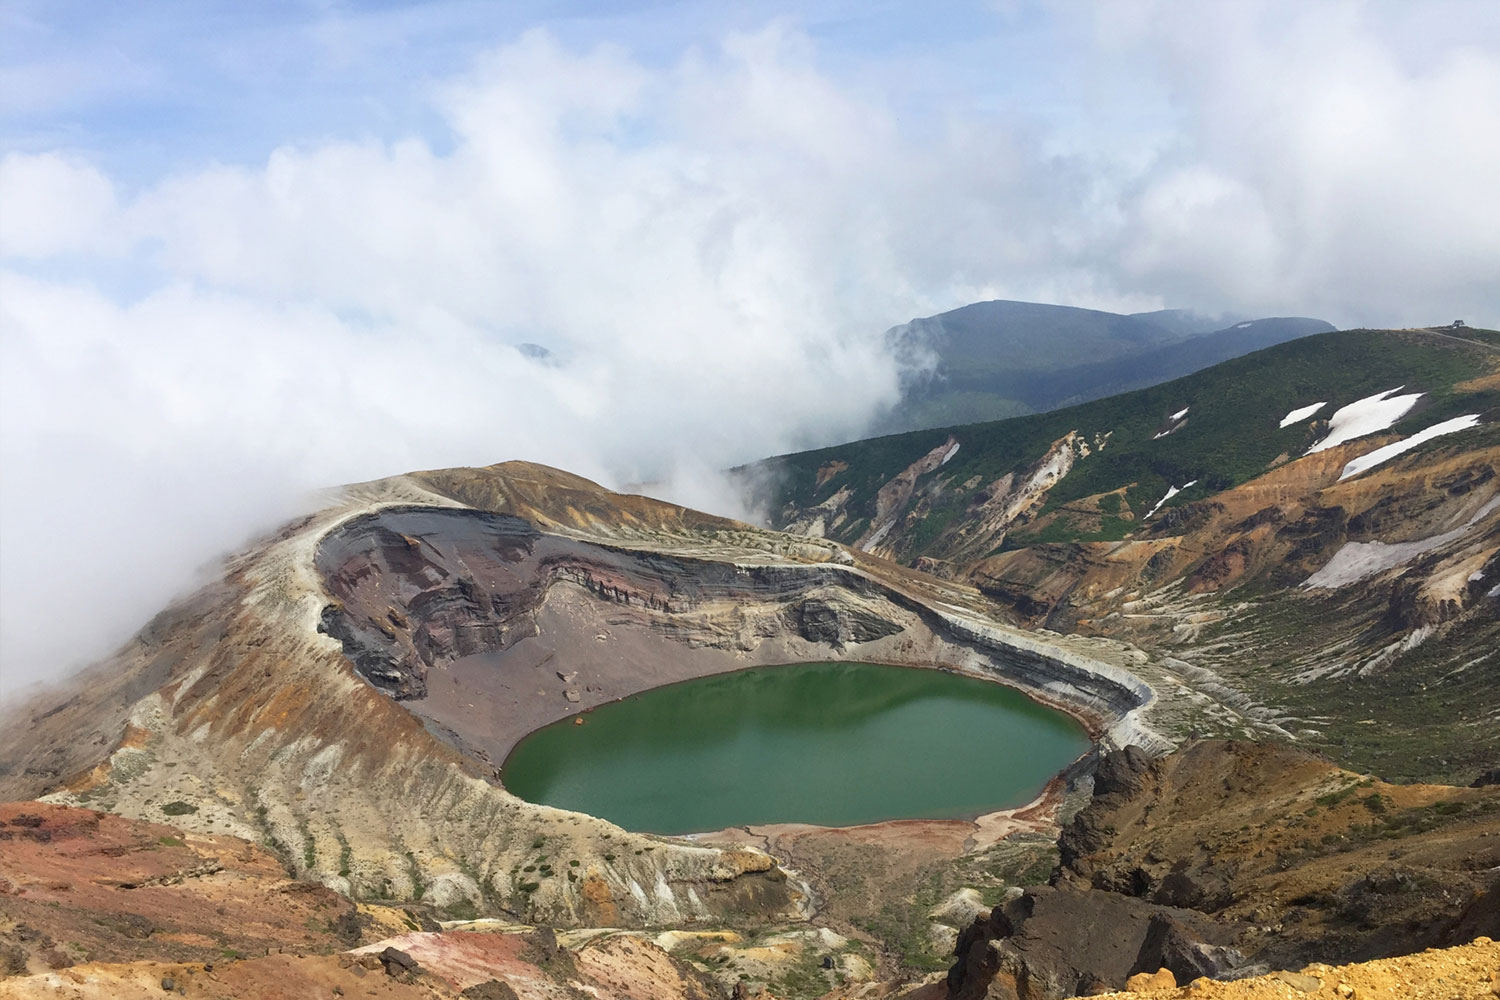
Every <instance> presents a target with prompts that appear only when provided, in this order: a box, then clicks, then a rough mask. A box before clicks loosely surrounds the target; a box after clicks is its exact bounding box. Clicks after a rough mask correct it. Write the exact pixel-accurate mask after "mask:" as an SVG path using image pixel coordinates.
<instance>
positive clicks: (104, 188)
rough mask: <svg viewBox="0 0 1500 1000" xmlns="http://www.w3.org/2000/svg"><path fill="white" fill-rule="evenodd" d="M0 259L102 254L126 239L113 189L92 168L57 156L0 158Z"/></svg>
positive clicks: (81, 161) (120, 244)
mask: <svg viewBox="0 0 1500 1000" xmlns="http://www.w3.org/2000/svg"><path fill="white" fill-rule="evenodd" d="M0 205H3V206H4V208H3V210H0V257H51V256H54V255H57V254H66V253H79V252H88V253H95V254H97V253H102V252H108V251H110V250H111V249H115V248H118V247H121V246H123V245H124V244H125V242H126V240H125V238H124V234H123V233H121V232H120V231H119V229H118V227H119V225H120V219H119V218H118V215H117V205H116V202H115V188H114V184H113V183H112V182H111V181H110V179H109V178H108V177H106V176H104V174H103V173H101V172H100V171H99V170H98V169H97V168H96V167H94V166H93V165H92V164H90V163H88V162H86V161H83V160H80V159H77V158H75V157H71V156H66V155H62V154H59V153H38V154H24V153H13V154H11V155H9V156H6V157H4V158H3V159H0Z"/></svg>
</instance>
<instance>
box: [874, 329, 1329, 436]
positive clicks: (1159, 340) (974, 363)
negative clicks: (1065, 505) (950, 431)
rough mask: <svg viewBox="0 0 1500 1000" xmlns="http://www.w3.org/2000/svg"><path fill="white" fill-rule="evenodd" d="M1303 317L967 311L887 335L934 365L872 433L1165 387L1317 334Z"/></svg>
mask: <svg viewBox="0 0 1500 1000" xmlns="http://www.w3.org/2000/svg"><path fill="white" fill-rule="evenodd" d="M1332 329H1333V326H1332V325H1331V324H1329V323H1327V322H1324V321H1323V320H1318V319H1306V318H1277V319H1256V320H1250V319H1239V320H1229V319H1225V318H1222V317H1219V318H1215V317H1208V316H1199V315H1197V314H1195V313H1193V312H1191V311H1189V310H1183V309H1162V310H1157V311H1156V312H1151V313H1137V314H1136V315H1133V316H1122V315H1119V314H1116V313H1109V312H1102V311H1100V310H1097V309H1076V308H1071V307H1068V306H1055V305H1043V304H1039V303H1035V302H976V303H974V304H972V305H967V306H963V307H962V308H959V309H954V310H952V311H951V312H946V313H942V314H941V315H938V316H928V317H926V318H924V319H915V320H912V321H911V322H910V323H907V324H905V325H903V326H900V327H896V328H895V329H893V330H892V331H891V332H890V334H889V336H890V337H891V338H892V339H893V340H894V341H895V342H896V343H897V344H903V345H911V346H912V347H917V346H920V347H921V348H922V349H924V350H925V351H927V352H930V353H931V355H933V357H934V358H935V363H934V364H933V366H932V367H931V368H928V369H922V370H919V371H916V372H914V373H913V374H912V376H911V377H910V378H909V379H908V380H907V384H906V386H905V387H904V388H905V392H904V393H903V396H902V401H901V403H900V404H898V405H897V406H896V407H895V408H894V409H893V410H892V411H891V412H890V413H889V414H888V415H887V416H885V417H884V418H883V419H882V420H880V422H879V423H878V424H877V425H876V428H875V431H876V432H877V433H882V434H888V433H895V432H898V431H908V430H921V429H924V428H927V427H943V426H949V425H953V424H967V423H978V422H980V421H983V420H997V419H1000V418H1002V417H1015V416H1021V415H1022V414H1026V413H1037V412H1041V411H1044V410H1052V409H1056V408H1057V407H1059V406H1066V405H1068V404H1070V403H1082V402H1086V401H1088V400H1090V399H1100V398H1102V397H1104V396H1110V395H1113V394H1115V393H1118V392H1125V391H1127V390H1129V389H1138V388H1141V387H1142V386H1147V385H1152V384H1154V383H1157V382H1165V381H1166V380H1167V379H1170V378H1175V377H1176V376H1178V375H1186V374H1188V373H1189V372H1193V371H1197V370H1198V369H1200V368H1207V367H1208V366H1209V365H1212V364H1214V363H1215V362H1218V361H1224V360H1227V359H1229V358H1232V357H1236V356H1237V355H1240V354H1247V353H1249V352H1250V351H1253V350H1256V349H1258V348H1261V347H1270V346H1271V345H1272V344H1279V343H1281V342H1283V341H1286V340H1292V339H1294V338H1297V337H1305V336H1308V335H1309V334H1314V333H1326V332H1328V331H1329V330H1332Z"/></svg>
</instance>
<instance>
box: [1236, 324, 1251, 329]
mask: <svg viewBox="0 0 1500 1000" xmlns="http://www.w3.org/2000/svg"><path fill="white" fill-rule="evenodd" d="M1249 325H1250V324H1249V323H1236V324H1234V328H1235V329H1236V330H1243V329H1245V327H1247V326H1249Z"/></svg>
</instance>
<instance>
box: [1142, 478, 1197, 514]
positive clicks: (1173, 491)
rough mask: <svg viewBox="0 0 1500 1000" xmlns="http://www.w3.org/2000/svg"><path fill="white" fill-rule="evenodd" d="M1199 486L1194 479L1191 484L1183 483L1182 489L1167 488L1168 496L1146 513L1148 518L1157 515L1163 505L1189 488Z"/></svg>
mask: <svg viewBox="0 0 1500 1000" xmlns="http://www.w3.org/2000/svg"><path fill="white" fill-rule="evenodd" d="M1197 485H1198V480H1196V479H1193V480H1190V481H1189V482H1186V483H1183V484H1182V488H1181V489H1179V488H1177V487H1176V486H1168V487H1167V495H1166V496H1164V497H1162V498H1161V499H1160V500H1158V501H1156V506H1155V507H1152V508H1151V509H1150V510H1148V511H1146V517H1150V516H1151V515H1152V514H1155V513H1156V512H1157V511H1159V510H1161V505H1162V504H1164V503H1166V502H1167V501H1168V500H1170V499H1172V498H1173V497H1175V496H1176V495H1177V494H1179V493H1181V492H1182V491H1183V490H1185V489H1187V488H1188V487H1189V486H1197ZM1146 517H1143V518H1141V520H1142V521H1144V520H1145V519H1146Z"/></svg>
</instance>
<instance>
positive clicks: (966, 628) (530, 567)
mask: <svg viewBox="0 0 1500 1000" xmlns="http://www.w3.org/2000/svg"><path fill="white" fill-rule="evenodd" d="M984 610H985V605H984V603H983V601H982V600H980V599H979V598H978V596H977V595H976V594H975V593H974V592H973V591H972V590H969V589H967V588H963V587H958V586H952V585H947V584H943V583H940V582H938V581H933V580H930V579H927V578H924V577H923V576H922V575H921V574H916V573H912V572H910V571H905V570H902V569H900V568H898V567H894V566H892V565H890V564H888V563H884V562H882V561H880V560H877V559H873V558H870V557H866V556H863V555H853V554H851V553H850V552H849V551H848V550H847V549H845V548H843V547H842V546H839V545H837V544H836V543H832V542H825V541H821V540H809V539H803V538H796V537H793V536H788V535H784V534H780V533H776V532H768V531H761V530H758V529H755V528H751V527H749V526H747V525H743V524H739V523H737V522H734V521H728V520H724V519H722V518H715V517H711V516H709V515H705V514H699V513H696V512H693V511H688V510H684V509H682V508H679V507H675V506H672V505H670V504H665V503H661V502H659V501H655V500H650V499H648V498H644V497H629V496H621V495H618V494H614V493H611V492H609V491H608V490H604V489H602V488H600V487H599V486H597V485H595V484H593V483H590V482H588V481H587V480H583V479H579V478H578V477H575V476H570V475H568V474H566V473H561V472H558V471H556V470H552V469H546V468H544V467H540V466H531V465H526V464H523V463H510V464H506V465H503V466H495V467H491V468H488V469H463V470H449V471H443V472H431V473H422V474H415V475H411V476H400V477H395V478H392V479H386V480H380V481H377V482H373V483H367V484H363V485H360V486H354V487H348V488H345V489H343V490H340V491H336V492H334V493H333V494H331V495H330V496H329V497H328V499H327V501H326V504H325V506H323V507H322V509H320V510H318V511H317V512H315V513H313V514H311V515H308V516H307V517H304V518H302V519H300V520H298V521H296V522H294V523H292V524H290V525H288V526H286V527H285V528H284V529H282V530H281V531H280V532H279V533H278V534H277V535H275V536H274V537H272V538H269V539H267V540H265V541H264V542H262V543H260V544H257V545H255V546H253V547H251V548H250V549H248V550H246V551H244V552H242V553H240V554H239V555H236V556H234V557H232V558H231V559H229V560H228V562H227V565H226V568H225V571H224V573H223V575H222V577H221V578H220V579H218V580H216V581H214V582H213V583H211V584H210V585H209V586H207V587H205V588H204V589H203V590H201V591H200V592H198V593H197V594H195V595H193V596H192V597H190V598H188V599H186V600H184V601H182V602H180V603H179V604H177V605H174V606H173V607H171V608H169V609H168V610H167V611H165V612H163V613H162V614H160V615H159V616H157V618H156V619H154V620H153V621H152V622H151V623H150V624H149V625H148V626H147V627H146V628H145V629H143V630H142V631H141V633H140V634H139V635H138V636H137V637H136V638H135V639H134V640H133V641H132V642H131V643H130V644H128V645H127V646H126V647H125V648H124V649H123V650H121V652H120V653H119V654H117V655H116V656H115V657H114V658H112V659H111V660H109V661H108V662H106V663H104V664H101V665H100V667H98V668H97V669H95V670H94V671H92V672H91V673H89V674H87V675H86V676H84V677H82V678H80V679H79V680H78V681H76V682H74V683H73V684H71V685H70V686H69V687H68V688H66V689H65V690H62V691H59V692H53V693H49V694H48V695H46V696H43V697H42V698H41V699H39V700H38V701H36V702H34V703H33V704H31V705H29V706H25V707H23V708H22V709H21V711H20V712H18V713H17V717H13V718H12V719H11V720H9V721H8V722H7V723H6V724H5V725H4V726H0V796H3V797H5V798H12V799H28V798H35V797H39V796H46V797H47V798H48V800H50V801H55V802H59V803H65V804H73V805H86V806H89V807H97V808H100V809H104V810H108V811H111V812H117V813H120V814H122V815H125V816H130V817H136V818H142V819H154V820H161V819H163V818H165V817H166V816H168V815H171V816H173V817H174V822H175V823H176V824H178V825H179V826H181V827H182V828H183V829H186V830H189V831H192V832H195V833H229V834H233V835H236V836H240V837H244V838H246V839H250V840H255V841H262V842H264V843H266V844H268V845H269V846H270V847H271V848H272V849H273V850H274V851H275V852H276V853H277V854H278V856H279V857H280V858H281V860H282V862H283V864H285V865H286V866H287V868H288V870H290V871H292V872H294V873H295V874H297V875H298V876H299V877H303V878H307V879H311V880H316V881H321V882H322V883H323V884H324V885H326V886H328V887H331V888H333V889H335V890H337V891H338V892H340V893H342V894H344V895H349V896H352V897H354V898H357V899H373V900H383V899H392V900H408V901H418V900H420V901H422V902H423V903H424V904H428V905H432V906H435V907H437V908H438V909H439V910H441V911H445V912H449V913H452V914H454V915H462V914H467V913H475V912H477V913H481V914H492V915H499V916H507V917H509V918H510V919H525V920H528V921H533V922H546V923H551V924H556V925H559V926H648V925H655V926H661V925H667V926H678V925H686V924H694V923H704V924H712V923H714V922H719V921H724V920H732V921H736V922H743V921H749V922H751V923H767V922H775V921H779V920H786V919H799V918H801V917H803V916H805V915H806V912H807V903H808V899H807V893H806V892H805V890H804V888H803V887H802V886H801V885H800V883H798V882H797V880H795V879H793V878H789V877H788V876H787V874H786V873H785V872H783V871H782V869H781V868H780V867H779V866H778V865H777V863H776V862H775V860H774V859H773V858H772V857H770V856H769V855H767V854H766V853H765V852H763V851H760V850H757V849H755V848H753V847H747V846H734V845H726V846H706V845H695V844H692V843H689V842H685V841H681V840H671V839H666V838H661V837H652V836H641V835H637V834H632V833H629V832H627V831H624V830H621V829H619V828H617V827H614V826H612V825H611V824H608V823H605V822H603V821H600V820H596V819H593V818H591V817H588V816H583V815H579V814H575V813H567V812H563V811H560V810H556V809H550V808H545V807H539V806H535V805H531V804H529V803H526V802H522V801H520V800H518V799H516V798H515V797H513V796H511V795H509V794H508V793H507V792H506V791H505V790H504V789H503V788H501V787H500V786H499V783H498V781H497V775H496V765H497V764H498V763H499V761H500V760H501V759H502V758H503V756H504V754H505V752H506V751H507V750H508V748H509V747H510V746H511V745H512V744H513V743H514V741H515V740H516V739H518V738H520V737H521V736H522V735H524V734H525V733H526V732H528V731H530V730H531V729H533V728H535V727H536V726H539V725H542V724H544V723H546V722H550V721H553V720H555V719H558V718H562V717H564V716H566V715H569V714H572V713H574V712H576V711H578V710H580V709H587V708H589V707H591V706H592V705H595V704H599V703H602V702H604V701H607V700H610V699H613V698H618V697H621V696H624V695H626V694H630V693H633V692H635V691H639V690H643V689H645V688H648V687H653V686H656V685H658V684H662V683H666V682H668V681H672V680H680V679H683V678H686V677H691V676H700V675H702V674H706V673H713V672H718V671H724V670H731V669H738V668H741V667H744V666H750V665H756V664H774V663H785V662H797V661H804V660H810V659H829V658H848V659H876V660H882V661H886V662H893V663H910V664H914V665H922V666H939V665H940V666H944V667H949V668H958V669H967V670H970V671H973V672H977V673H981V674H984V675H986V676H990V677H994V678H996V679H1001V680H1005V681H1007V682H1009V683H1013V684H1015V685H1017V686H1020V687H1023V688H1025V689H1027V690H1029V691H1032V692H1034V693H1036V694H1037V695H1038V696H1039V697H1042V698H1043V699H1045V700H1046V701H1048V702H1050V703H1052V704H1054V705H1057V706H1059V707H1062V708H1064V709H1066V710H1068V711H1070V712H1072V713H1073V714H1075V715H1077V716H1078V717H1080V718H1081V719H1083V720H1084V721H1085V722H1086V723H1088V724H1089V725H1090V727H1091V729H1092V730H1093V732H1094V733H1095V734H1096V735H1097V737H1098V738H1099V739H1100V740H1101V741H1103V742H1104V743H1105V744H1106V745H1118V744H1124V743H1128V742H1145V743H1147V744H1149V745H1151V746H1153V747H1154V748H1156V749H1165V748H1166V747H1168V746H1169V745H1170V743H1169V741H1168V740H1167V739H1166V738H1165V737H1163V736H1162V735H1161V734H1158V733H1156V732H1155V731H1153V729H1152V728H1151V726H1150V724H1149V721H1148V715H1149V712H1150V711H1153V710H1154V705H1155V693H1154V691H1153V689H1152V686H1151V684H1150V683H1148V682H1147V681H1146V680H1143V679H1142V677H1141V676H1138V675H1137V673H1136V672H1134V671H1133V670H1132V669H1127V665H1128V666H1129V667H1132V668H1140V669H1141V670H1142V671H1143V672H1145V671H1146V668H1147V666H1148V665H1146V664H1144V663H1142V662H1141V661H1142V660H1144V658H1143V657H1136V656H1134V655H1133V654H1131V653H1130V651H1129V650H1127V649H1125V648H1124V647H1121V646H1119V645H1118V644H1099V643H1092V642H1083V643H1070V642H1069V641H1068V640H1066V639H1062V638H1060V637H1051V638H1044V637H1036V636H1032V635H1028V634H1026V633H1023V632H1021V631H1019V630H1013V629H1007V628H1005V627H1004V626H1001V625H998V624H996V623H994V622H993V621H991V620H989V619H987V618H986V617H985V614H984ZM1146 676H1149V673H1146ZM173 803H181V804H182V806H183V808H182V811H181V812H180V813H177V814H173V813H171V812H170V811H169V810H170V809H171V808H172V807H173V806H172V804H173Z"/></svg>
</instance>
